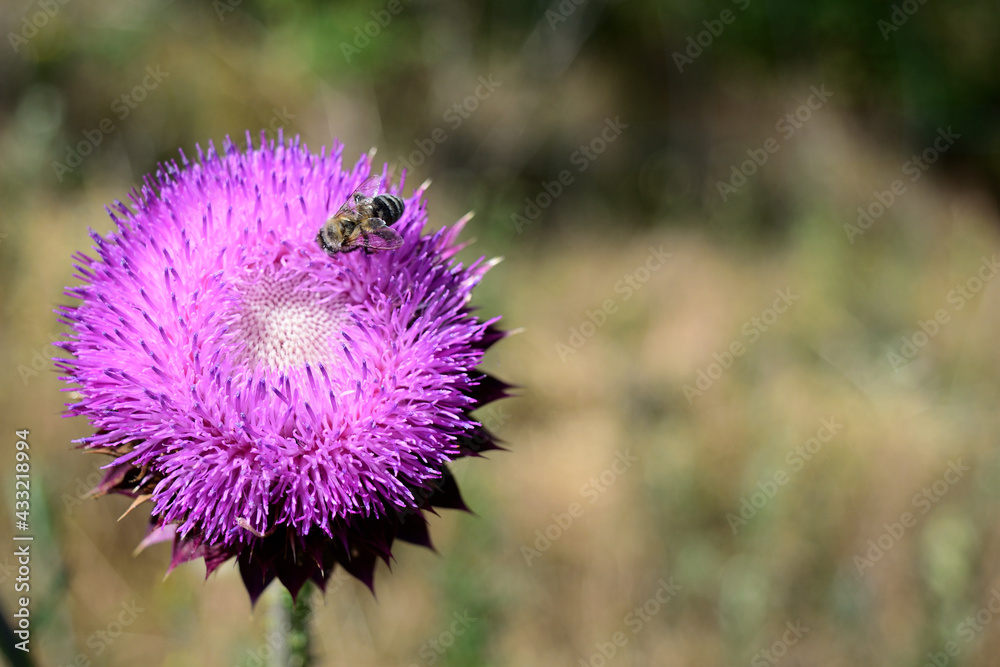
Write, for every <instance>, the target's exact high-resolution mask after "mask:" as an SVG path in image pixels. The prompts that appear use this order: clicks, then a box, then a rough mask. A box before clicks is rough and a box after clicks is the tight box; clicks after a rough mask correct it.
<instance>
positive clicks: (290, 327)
mask: <svg viewBox="0 0 1000 667" xmlns="http://www.w3.org/2000/svg"><path fill="white" fill-rule="evenodd" d="M302 282H303V281H301V280H300V281H287V280H286V281H277V280H275V279H274V278H272V277H270V276H262V277H261V278H260V280H258V281H257V282H254V283H253V284H252V285H248V286H247V288H246V289H245V291H244V292H243V299H242V302H241V304H240V307H239V316H238V317H237V318H236V321H235V323H234V327H235V334H236V337H237V338H238V339H241V340H242V341H243V342H244V343H245V345H246V347H245V348H244V352H243V357H244V359H245V360H247V361H256V362H259V363H262V364H264V365H265V366H267V367H269V368H272V369H277V370H281V369H286V368H292V367H296V366H298V367H301V366H302V365H304V364H305V363H307V362H308V363H311V364H318V363H321V362H329V360H330V359H332V358H333V357H334V351H333V346H332V341H333V339H334V335H335V334H336V333H337V332H339V331H340V330H341V328H342V324H343V319H344V305H343V303H342V302H339V301H335V300H332V299H331V297H330V296H329V295H328V294H323V293H320V292H317V291H316V290H315V289H311V288H310V286H307V285H303V284H302Z"/></svg>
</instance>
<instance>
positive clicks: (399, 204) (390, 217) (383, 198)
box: [372, 195, 403, 225]
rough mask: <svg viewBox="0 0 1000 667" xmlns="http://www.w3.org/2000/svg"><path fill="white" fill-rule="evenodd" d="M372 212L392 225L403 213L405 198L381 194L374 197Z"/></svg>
mask: <svg viewBox="0 0 1000 667" xmlns="http://www.w3.org/2000/svg"><path fill="white" fill-rule="evenodd" d="M372 212H373V213H374V214H375V217H377V218H381V219H382V220H385V224H387V225H391V224H393V223H394V222H396V221H397V220H399V219H400V218H401V217H402V215H403V200H402V199H400V198H399V197H397V196H396V195H379V196H377V197H375V198H373V199H372Z"/></svg>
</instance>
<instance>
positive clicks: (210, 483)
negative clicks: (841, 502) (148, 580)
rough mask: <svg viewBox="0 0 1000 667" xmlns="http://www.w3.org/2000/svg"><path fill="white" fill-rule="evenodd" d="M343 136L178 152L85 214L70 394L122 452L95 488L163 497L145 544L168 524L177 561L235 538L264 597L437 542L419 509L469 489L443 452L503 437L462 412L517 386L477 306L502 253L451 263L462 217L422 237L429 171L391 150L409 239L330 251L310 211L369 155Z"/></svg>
mask: <svg viewBox="0 0 1000 667" xmlns="http://www.w3.org/2000/svg"><path fill="white" fill-rule="evenodd" d="M247 140H248V141H247V143H248V146H250V144H251V142H250V137H249V134H248V136H247ZM341 153H342V147H340V146H335V147H334V148H333V150H332V151H330V152H327V151H326V149H324V150H323V151H322V152H321V153H320V154H319V155H315V154H313V153H310V152H309V151H308V150H307V149H306V148H305V147H304V146H303V145H302V144H301V143H300V142H299V141H298V140H288V141H286V140H285V139H284V138H283V137H281V136H280V135H279V137H278V139H277V140H276V141H272V142H270V143H265V144H264V145H262V146H261V147H260V148H257V149H254V148H248V149H247V150H246V151H241V150H239V149H237V148H236V146H235V145H233V144H232V143H231V142H229V141H228V140H227V142H226V146H225V148H224V150H223V151H222V153H221V154H216V151H215V150H214V148H213V146H212V145H211V144H209V148H208V151H206V152H203V151H202V150H201V149H200V148H199V150H198V159H197V160H196V161H193V162H191V161H189V160H188V159H187V158H186V157H185V156H184V154H183V153H181V163H180V164H179V165H178V164H177V163H176V162H171V163H168V164H165V165H163V166H162V167H161V169H160V170H159V171H158V172H157V173H156V175H155V176H152V177H147V178H146V180H145V184H144V185H143V187H142V188H141V190H138V191H133V192H132V193H131V195H130V198H131V201H132V208H129V207H127V206H125V205H124V204H122V203H121V202H115V204H114V206H113V207H111V208H110V209H109V213H110V214H111V217H112V219H113V220H114V222H115V223H116V225H117V229H116V230H114V231H112V232H111V233H110V234H108V235H107V236H101V235H99V234H97V233H95V232H91V236H92V238H93V239H94V244H95V245H94V251H95V254H96V256H94V257H90V256H87V255H85V254H82V253H78V254H76V255H75V256H74V259H75V261H76V265H77V271H78V278H79V279H80V280H81V281H82V285H80V286H77V287H73V288H70V289H68V290H67V294H68V295H69V296H71V297H74V298H75V299H78V300H79V303H78V304H77V305H74V306H66V307H62V308H60V309H59V311H58V312H59V313H60V318H61V320H62V321H64V322H65V323H66V324H68V325H69V327H70V330H71V332H70V334H69V337H68V340H65V341H62V342H61V343H59V345H60V346H61V347H62V348H64V349H65V350H66V351H68V352H69V353H70V355H71V356H70V358H67V359H60V360H58V363H59V365H60V367H61V369H62V370H63V371H64V373H65V375H64V377H63V379H64V380H66V381H67V382H69V383H71V384H72V385H73V386H72V387H71V388H70V389H71V390H72V391H75V392H78V395H79V397H80V398H79V400H78V401H77V402H75V403H72V404H69V410H68V413H69V414H70V415H82V416H85V417H86V418H87V419H88V420H89V421H90V422H91V424H92V425H93V427H94V428H95V434H94V435H92V436H90V437H87V438H84V439H83V440H82V441H81V446H82V447H84V448H86V449H88V450H95V451H100V452H105V453H108V454H110V455H112V456H113V457H114V459H113V461H112V462H111V463H110V464H109V466H108V467H107V472H106V475H105V477H104V479H103V481H102V482H101V484H100V485H99V486H98V487H97V488H96V489H95V492H96V493H97V494H104V493H109V492H116V493H123V494H126V495H129V496H131V497H133V498H135V499H136V502H137V503H139V502H142V501H147V500H148V501H149V502H150V503H151V505H152V509H151V518H150V522H151V523H150V533H149V535H148V536H147V538H146V540H144V542H143V544H142V545H141V546H145V545H147V544H149V543H153V542H157V541H162V540H170V539H172V540H173V558H172V560H171V564H170V568H171V569H172V568H173V567H176V566H177V565H178V564H180V563H182V562H185V561H188V560H191V559H195V558H204V560H205V563H206V566H207V570H208V573H211V572H212V571H213V570H215V569H216V568H217V567H219V565H221V564H222V563H223V562H225V561H226V560H228V559H230V558H232V557H236V558H237V560H238V563H239V568H240V572H241V574H242V577H243V580H244V583H245V584H246V587H247V590H248V592H249V593H250V596H251V599H253V600H256V598H257V597H258V596H259V595H260V593H261V592H262V591H263V589H264V588H265V587H266V586H267V585H268V583H270V581H271V580H272V579H274V578H275V577H277V578H278V579H279V580H280V581H281V582H282V583H283V584H284V585H285V586H286V587H287V588H288V589H289V590H290V591H291V592H292V593H293V594H295V593H297V591H298V590H299V588H300V587H301V586H302V584H303V583H304V582H305V581H306V580H309V579H312V580H313V581H315V582H316V583H317V584H318V585H320V586H321V587H322V586H324V584H325V582H326V580H327V579H328V578H329V576H330V575H331V573H332V571H333V569H334V568H335V566H336V565H337V564H340V565H341V566H343V567H344V568H345V569H346V570H347V571H348V572H350V573H351V574H353V575H354V576H356V577H358V578H359V579H361V580H363V581H365V582H366V583H367V584H368V585H369V586H371V584H372V573H373V569H374V566H375V563H376V559H378V558H381V559H383V560H386V561H388V559H389V558H390V557H391V547H392V544H393V541H394V540H395V539H397V538H398V539H401V540H406V541H409V542H414V543H418V544H423V545H426V546H430V540H429V536H428V533H427V527H426V522H425V520H424V515H423V513H424V512H426V511H432V508H433V507H435V506H437V507H453V508H464V504H463V502H462V499H461V497H460V495H459V493H458V488H457V486H456V485H455V482H454V479H453V478H452V477H451V475H450V474H449V472H448V468H447V463H448V462H449V461H452V460H455V459H457V458H459V457H462V456H469V455H476V454H478V453H479V452H481V451H484V450H487V449H492V448H495V447H496V445H495V444H494V441H493V439H492V437H491V436H490V434H489V433H488V432H486V430H485V429H484V428H483V427H482V426H481V425H480V424H479V423H478V422H477V421H476V419H475V418H473V417H472V416H471V413H472V412H473V411H474V410H475V409H476V408H478V407H480V406H482V405H484V404H485V403H488V402H490V401H492V400H495V399H497V398H500V397H502V396H504V395H505V389H506V387H507V385H505V384H503V383H502V382H500V381H498V380H496V379H494V378H492V377H490V376H489V375H486V374H484V373H481V372H479V371H477V370H476V366H477V364H479V362H480V361H481V360H482V357H483V353H484V351H485V350H486V348H488V347H489V346H490V345H492V344H493V343H494V342H496V341H497V340H498V339H500V338H501V337H503V335H504V334H503V333H502V332H501V331H499V330H498V329H496V328H494V326H493V324H494V322H493V321H488V322H483V321H480V320H478V319H477V318H476V317H475V316H474V315H472V314H471V312H470V309H469V305H468V303H469V298H470V292H471V290H472V288H473V287H474V286H475V285H476V284H477V283H478V282H479V280H480V279H481V278H482V277H483V275H484V274H485V273H486V271H487V270H488V269H489V268H490V266H491V265H492V263H491V262H488V261H484V260H482V259H480V260H479V261H477V262H475V263H473V264H472V265H471V266H467V267H466V266H462V265H460V264H457V263H455V262H454V260H453V256H454V254H455V253H456V252H457V251H458V250H459V249H460V247H461V246H460V245H458V244H457V242H456V239H457V236H458V234H459V232H460V230H461V228H462V226H463V225H464V223H465V222H466V220H467V219H463V220H461V221H459V223H457V224H455V225H453V226H451V227H450V228H443V229H441V230H439V231H437V232H436V233H433V234H427V235H422V234H421V231H422V229H423V227H424V225H425V224H426V222H427V211H426V207H425V203H424V200H423V194H424V192H423V188H422V187H421V188H418V189H416V190H415V191H414V192H413V193H412V194H410V195H409V196H408V197H406V196H404V195H403V188H404V185H405V184H404V183H403V182H402V180H401V181H400V182H399V183H396V184H395V185H393V184H390V183H389V179H388V178H387V169H386V168H385V167H383V169H382V172H381V185H382V191H383V192H388V193H391V194H395V195H397V196H399V197H400V198H401V199H402V200H403V202H404V203H405V209H404V213H403V215H402V217H401V219H400V220H399V221H398V222H396V223H395V224H394V225H393V229H394V230H395V231H396V232H398V233H399V234H400V235H401V236H402V237H403V239H404V242H403V245H402V247H400V248H398V249H396V250H392V251H387V252H378V253H371V254H366V253H363V252H354V253H344V254H340V255H337V256H335V257H330V256H329V255H328V254H326V253H325V252H324V251H323V250H322V249H321V248H320V247H319V245H318V244H317V242H316V236H317V230H318V229H319V228H320V227H321V226H322V225H323V224H324V223H325V222H326V221H327V219H328V218H329V217H330V216H331V215H332V214H333V213H335V212H336V211H337V210H338V208H339V207H340V206H341V205H342V204H343V203H344V202H345V201H346V200H347V199H348V197H349V196H350V195H351V193H352V192H354V191H355V189H356V188H358V187H359V185H361V184H362V183H363V182H364V181H366V179H368V177H369V176H370V173H371V158H370V156H363V157H362V158H361V159H360V160H358V161H357V163H355V164H354V166H353V168H352V169H350V170H345V169H344V168H343V166H342V160H341Z"/></svg>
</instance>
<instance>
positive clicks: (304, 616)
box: [275, 581, 314, 667]
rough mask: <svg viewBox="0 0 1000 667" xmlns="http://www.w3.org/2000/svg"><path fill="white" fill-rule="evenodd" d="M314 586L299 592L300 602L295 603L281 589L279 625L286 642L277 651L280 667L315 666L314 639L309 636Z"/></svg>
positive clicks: (308, 586) (276, 655) (306, 587)
mask: <svg viewBox="0 0 1000 667" xmlns="http://www.w3.org/2000/svg"><path fill="white" fill-rule="evenodd" d="M313 588H314V587H313V585H312V583H310V582H308V581H307V582H306V584H305V585H304V586H303V587H302V589H301V590H300V591H299V595H298V600H297V601H295V602H293V601H292V596H291V594H290V593H289V592H288V591H287V590H285V589H284V588H282V589H281V603H280V606H279V609H278V616H279V619H278V623H279V627H280V629H281V631H282V632H283V634H284V642H283V643H282V646H281V647H280V649H279V650H277V651H275V658H276V661H275V664H276V665H278V666H279V667H310V666H311V665H313V664H314V662H313V655H312V641H311V640H312V637H311V636H310V634H309V621H310V620H311V618H312V607H311V605H310V598H312V595H313V592H314V591H313Z"/></svg>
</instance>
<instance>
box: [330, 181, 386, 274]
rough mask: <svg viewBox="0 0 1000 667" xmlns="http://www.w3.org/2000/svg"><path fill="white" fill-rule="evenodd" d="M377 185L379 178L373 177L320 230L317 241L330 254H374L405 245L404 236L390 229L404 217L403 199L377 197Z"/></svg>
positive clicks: (384, 196)
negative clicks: (353, 252)
mask: <svg viewBox="0 0 1000 667" xmlns="http://www.w3.org/2000/svg"><path fill="white" fill-rule="evenodd" d="M377 185H378V179H377V178H376V177H372V178H369V179H368V180H367V181H365V182H364V183H362V184H361V185H360V186H358V189H357V190H355V191H354V192H352V193H351V196H350V197H348V198H347V201H346V202H345V203H344V205H343V206H341V207H340V210H339V211H337V212H336V214H334V216H333V217H332V218H330V219H329V220H327V221H326V224H324V225H323V226H322V227H321V228H320V230H319V233H318V234H316V241H317V242H318V243H319V247H321V248H322V249H323V250H325V251H326V253H327V254H328V255H330V256H331V257H333V256H335V255H336V254H337V253H340V252H352V251H354V250H359V249H361V248H364V250H365V252H366V253H368V254H371V253H372V252H374V251H376V250H395V249H396V248H398V247H400V246H401V245H403V237H402V236H400V235H399V233H398V232H397V231H396V230H395V229H392V228H391V227H389V225H391V224H393V223H394V222H396V221H397V220H399V218H400V217H401V216H402V215H403V208H404V204H403V200H402V199H400V198H399V197H397V196H396V195H388V194H382V195H376V194H375V190H376V189H377Z"/></svg>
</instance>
